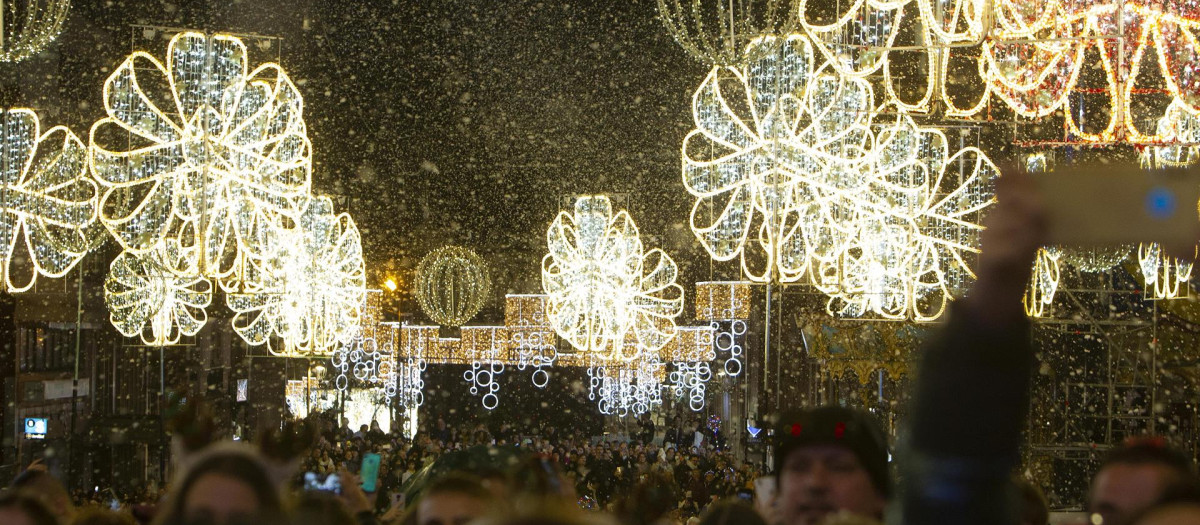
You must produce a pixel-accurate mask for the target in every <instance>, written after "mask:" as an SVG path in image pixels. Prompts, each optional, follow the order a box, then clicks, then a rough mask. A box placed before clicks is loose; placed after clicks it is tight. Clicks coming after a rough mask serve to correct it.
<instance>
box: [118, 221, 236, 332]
mask: <svg viewBox="0 0 1200 525" xmlns="http://www.w3.org/2000/svg"><path fill="white" fill-rule="evenodd" d="M188 264H189V263H188V254H187V249H184V248H182V247H180V246H179V243H178V242H176V241H174V240H167V241H163V242H162V243H161V244H159V245H158V247H157V248H156V249H154V250H150V251H148V252H145V253H143V254H140V255H135V254H132V253H129V252H121V254H120V255H118V256H117V258H116V259H114V260H113V262H112V263H111V264H110V265H109V269H108V277H107V278H106V279H105V281H104V303H105V305H106V306H107V307H108V311H109V321H111V322H112V324H113V326H114V327H116V328H117V331H118V332H121V335H124V336H125V337H140V338H141V341H142V344H145V345H147V346H169V345H175V344H178V343H179V340H180V338H181V337H183V336H188V337H191V336H194V335H196V333H198V332H199V331H200V329H201V328H203V327H204V324H205V323H207V322H208V314H207V313H206V312H205V309H206V308H208V305H209V303H211V302H212V283H211V282H209V280H208V279H205V278H204V277H200V276H198V275H195V274H191V273H189V272H188V271H187V270H188Z"/></svg>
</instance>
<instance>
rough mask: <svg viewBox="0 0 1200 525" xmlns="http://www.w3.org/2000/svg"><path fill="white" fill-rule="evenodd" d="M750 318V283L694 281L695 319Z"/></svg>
mask: <svg viewBox="0 0 1200 525" xmlns="http://www.w3.org/2000/svg"><path fill="white" fill-rule="evenodd" d="M749 318H750V283H748V282H742V281H725V282H720V281H710V282H699V283H696V319H697V320H700V321H716V320H728V319H749Z"/></svg>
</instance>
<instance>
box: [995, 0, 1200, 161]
mask: <svg viewBox="0 0 1200 525" xmlns="http://www.w3.org/2000/svg"><path fill="white" fill-rule="evenodd" d="M995 13H996V27H994V28H993V31H992V33H991V36H990V38H989V39H988V40H987V41H986V42H984V46H983V53H982V56H981V57H980V70H981V74H982V75H983V76H984V78H985V79H986V80H987V82H988V84H989V86H990V89H991V91H992V92H993V93H995V94H996V95H997V97H998V98H1000V99H1001V100H1003V101H1004V102H1005V103H1006V104H1007V105H1008V106H1009V107H1011V108H1013V110H1014V111H1016V112H1017V113H1018V114H1020V115H1023V116H1027V117H1041V116H1045V115H1048V114H1050V113H1052V112H1055V111H1058V110H1063V117H1064V118H1065V123H1066V126H1067V128H1068V131H1069V133H1070V136H1072V137H1074V138H1076V139H1078V140H1081V141H1084V142H1101V143H1107V142H1115V141H1121V142H1129V143H1159V142H1162V141H1163V137H1161V136H1159V135H1157V134H1156V133H1154V132H1153V131H1143V130H1142V129H1139V126H1138V116H1137V115H1135V113H1134V111H1132V110H1131V103H1132V102H1133V100H1134V98H1135V97H1136V96H1139V94H1140V93H1142V91H1143V88H1145V87H1146V86H1155V87H1158V86H1159V85H1161V87H1163V88H1165V94H1166V98H1168V99H1169V100H1170V99H1173V100H1176V101H1179V102H1180V103H1182V104H1185V105H1187V106H1189V107H1190V108H1191V109H1192V110H1193V111H1194V110H1195V109H1196V104H1197V102H1200V77H1198V76H1197V73H1196V68H1195V64H1196V59H1195V55H1196V51H1197V43H1196V37H1195V31H1196V29H1197V27H1198V26H1200V9H1197V7H1196V6H1195V5H1192V4H1191V3H1180V4H1179V5H1174V4H1169V5H1168V4H1163V3H1161V2H1154V1H1146V0H1107V1H1095V2H1062V1H1053V2H1046V1H1040V2H1030V1H1028V0H998V1H997V2H996V7H995ZM1091 56H1096V57H1098V58H1099V60H1098V62H1095V63H1093V62H1090V61H1089V60H1090V57H1091ZM1089 66H1094V67H1098V68H1100V69H1101V70H1102V72H1103V75H1104V82H1105V85H1104V86H1103V87H1101V88H1100V89H1099V90H1098V91H1100V92H1101V93H1103V95H1104V96H1105V98H1106V99H1107V100H1106V101H1105V103H1103V104H1100V106H1102V107H1101V110H1100V111H1093V110H1090V109H1089V111H1086V112H1084V111H1083V108H1082V107H1077V106H1078V104H1074V105H1073V103H1072V102H1071V96H1072V94H1073V93H1076V92H1077V89H1078V87H1079V81H1080V76H1081V72H1082V71H1083V70H1084V68H1085V67H1089ZM1160 75H1161V79H1160V78H1159V76H1160ZM1092 105H1096V104H1094V103H1093V104H1092ZM1085 119H1086V120H1092V121H1100V122H1101V123H1102V125H1103V127H1102V128H1100V126H1094V125H1089V126H1088V128H1089V129H1099V131H1096V132H1089V131H1088V130H1087V129H1085V126H1084V120H1085Z"/></svg>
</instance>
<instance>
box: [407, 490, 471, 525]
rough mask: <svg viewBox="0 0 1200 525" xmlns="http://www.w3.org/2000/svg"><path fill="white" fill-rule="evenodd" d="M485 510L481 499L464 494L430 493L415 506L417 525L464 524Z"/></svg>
mask: <svg viewBox="0 0 1200 525" xmlns="http://www.w3.org/2000/svg"><path fill="white" fill-rule="evenodd" d="M486 511H487V506H486V504H485V503H484V502H483V501H481V500H479V499H477V498H473V497H471V496H468V495H466V494H460V493H457V492H443V493H440V494H430V495H428V496H425V497H424V498H422V499H421V503H420V505H419V506H418V507H417V525H464V524H466V523H468V522H470V521H471V520H473V519H475V518H478V517H480V516H483V514H484V513H485V512H486Z"/></svg>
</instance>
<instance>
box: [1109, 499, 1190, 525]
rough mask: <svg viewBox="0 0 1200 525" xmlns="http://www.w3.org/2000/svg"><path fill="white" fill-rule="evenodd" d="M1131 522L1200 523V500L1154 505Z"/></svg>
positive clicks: (1159, 524)
mask: <svg viewBox="0 0 1200 525" xmlns="http://www.w3.org/2000/svg"><path fill="white" fill-rule="evenodd" d="M1106 523H1107V522H1106ZM1131 523H1132V525H1200V502H1190V503H1169V504H1166V505H1160V506H1157V507H1153V508H1151V509H1149V510H1147V511H1146V512H1144V513H1142V515H1141V516H1139V517H1138V518H1137V519H1135V520H1134V521H1133V522H1131Z"/></svg>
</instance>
